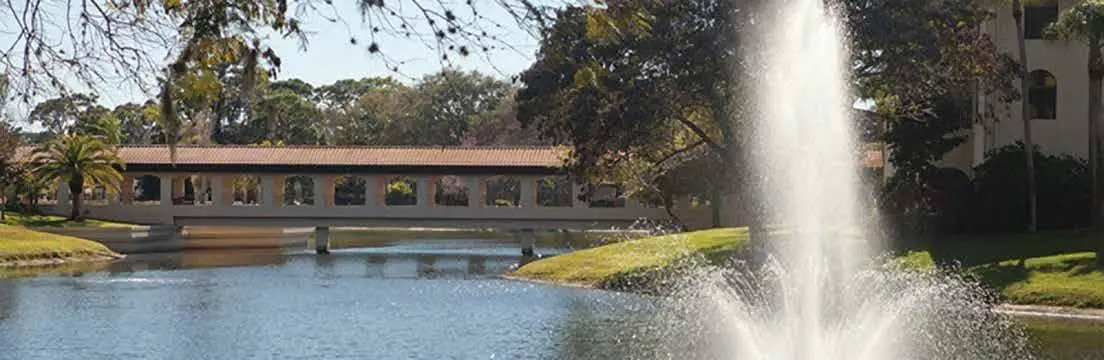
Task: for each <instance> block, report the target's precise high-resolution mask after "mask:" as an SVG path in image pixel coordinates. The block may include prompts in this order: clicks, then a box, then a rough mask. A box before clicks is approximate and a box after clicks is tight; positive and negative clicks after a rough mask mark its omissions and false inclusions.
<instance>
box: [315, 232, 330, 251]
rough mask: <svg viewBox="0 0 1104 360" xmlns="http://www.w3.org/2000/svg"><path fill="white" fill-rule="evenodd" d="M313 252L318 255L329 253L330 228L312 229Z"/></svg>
mask: <svg viewBox="0 0 1104 360" xmlns="http://www.w3.org/2000/svg"><path fill="white" fill-rule="evenodd" d="M314 252H315V253H316V254H319V255H326V254H329V253H330V227H329V226H319V227H316V228H314Z"/></svg>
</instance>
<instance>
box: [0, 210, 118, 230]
mask: <svg viewBox="0 0 1104 360" xmlns="http://www.w3.org/2000/svg"><path fill="white" fill-rule="evenodd" d="M0 224H4V225H12V226H27V227H95V228H123V227H131V226H134V225H132V224H124V223H116V222H110V221H102V220H92V219H86V220H84V221H69V220H66V218H64V217H61V216H54V215H29V216H26V215H21V214H16V213H13V212H5V213H4V220H3V221H0Z"/></svg>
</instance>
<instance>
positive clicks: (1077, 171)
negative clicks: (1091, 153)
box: [971, 143, 1092, 233]
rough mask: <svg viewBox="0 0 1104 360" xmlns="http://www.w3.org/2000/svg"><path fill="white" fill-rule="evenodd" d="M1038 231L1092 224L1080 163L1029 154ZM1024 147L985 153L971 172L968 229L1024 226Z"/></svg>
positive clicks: (1086, 178)
mask: <svg viewBox="0 0 1104 360" xmlns="http://www.w3.org/2000/svg"><path fill="white" fill-rule="evenodd" d="M1034 156H1035V181H1036V188H1037V190H1038V199H1039V202H1038V226H1039V229H1069V228H1077V227H1084V226H1088V225H1089V224H1090V223H1091V215H1090V213H1091V202H1092V182H1091V181H1092V179H1091V177H1090V174H1089V170H1088V165H1087V163H1086V162H1085V161H1084V160H1081V159H1079V158H1076V157H1073V156H1070V155H1058V156H1051V155H1044V154H1042V153H1040V152H1039V149H1038V148H1036V149H1034ZM1026 168H1027V167H1026V164H1024V145H1023V143H1017V144H1015V145H1009V146H1005V147H1002V148H1000V149H996V150H993V151H991V152H989V153H988V154H986V160H985V163H983V164H981V165H979V166H978V167H976V168H975V169H974V172H975V175H974V189H975V196H974V199H973V206H972V209H971V210H972V211H971V213H972V215H973V216H972V218H973V219H972V224H974V226H975V228H974V230H975V231H979V232H986V233H992V232H1015V231H1024V230H1027V227H1028V214H1029V210H1028V195H1027V176H1026V174H1027V169H1026Z"/></svg>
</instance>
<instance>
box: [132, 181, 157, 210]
mask: <svg viewBox="0 0 1104 360" xmlns="http://www.w3.org/2000/svg"><path fill="white" fill-rule="evenodd" d="M130 190H131V191H132V193H131V194H132V195H131V196H132V198H131V199H130V203H131V204H134V205H160V204H161V178H159V177H157V176H153V175H142V176H139V177H136V178H134V184H133V186H132V187H131V188H130Z"/></svg>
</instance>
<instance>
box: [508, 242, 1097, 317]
mask: <svg viewBox="0 0 1104 360" xmlns="http://www.w3.org/2000/svg"><path fill="white" fill-rule="evenodd" d="M747 244H748V234H747V230H746V229H716V230H706V231H698V232H691V233H685V234H676V235H667V236H661V237H654V238H646V239H642V240H636V241H630V242H625V243H619V244H614V245H608V246H602V247H597V248H593V249H589V250H583V251H578V252H574V253H570V254H565V255H560V256H556V257H552V258H549V259H543V260H540V261H536V262H533V263H530V264H527V265H525V266H523V267H521V269H519V270H518V271H517V272H516V273H514V274H513V275H514V276H516V277H519V278H527V279H535V280H543V281H551V282H558V283H568V284H576V285H583V286H592V287H600V288H607V287H609V286H608V285H609V284H618V283H621V282H622V281H623V280H624V279H626V278H633V276H635V275H638V274H641V273H652V272H655V271H659V270H662V269H664V268H666V267H670V266H672V264H676V263H677V261H678V260H680V259H685V258H687V257H688V256H689V255H691V254H704V255H706V256H707V257H708V258H710V259H716V258H717V257H720V256H731V255H732V254H733V253H734V251H736V250H740V249H743V248H745V247H746V245H747ZM930 244H931V245H930V246H928V247H927V248H924V249H920V248H916V249H912V250H911V251H907V252H903V254H904V255H901V256H900V257H899V260H900V261H902V262H903V263H905V264H906V265H907V266H913V267H917V268H924V267H931V266H934V265H935V264H940V265H943V266H954V267H958V268H961V269H963V270H964V271H967V272H969V273H971V274H973V275H975V276H976V277H977V279H978V280H979V281H981V282H982V283H983V284H985V285H986V286H988V287H990V288H992V289H993V290H995V291H998V292H1000V294H1001V295H1002V296H1003V297H1004V299H1005V300H1006V301H1008V302H1010V303H1015V304H1027V305H1052V306H1069V307H1084V308H1104V271H1100V270H1097V269H1096V268H1095V261H1096V257H1095V254H1094V253H1092V252H1091V250H1092V249H1093V246H1092V237H1091V233H1090V232H1089V231H1058V232H1039V233H1035V234H1026V235H1024V234H1016V235H1001V236H985V237H976V236H975V237H968V236H955V237H948V238H943V239H938V240H937V241H932V242H930ZM1021 260H1022V262H1021Z"/></svg>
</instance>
